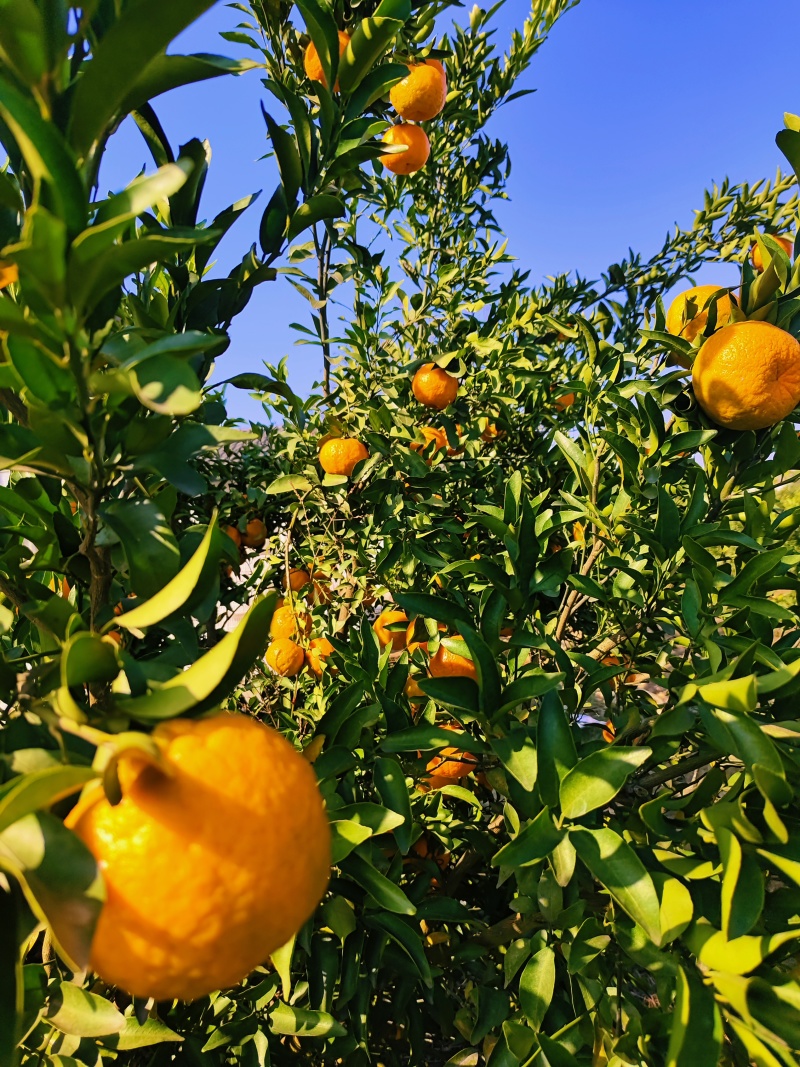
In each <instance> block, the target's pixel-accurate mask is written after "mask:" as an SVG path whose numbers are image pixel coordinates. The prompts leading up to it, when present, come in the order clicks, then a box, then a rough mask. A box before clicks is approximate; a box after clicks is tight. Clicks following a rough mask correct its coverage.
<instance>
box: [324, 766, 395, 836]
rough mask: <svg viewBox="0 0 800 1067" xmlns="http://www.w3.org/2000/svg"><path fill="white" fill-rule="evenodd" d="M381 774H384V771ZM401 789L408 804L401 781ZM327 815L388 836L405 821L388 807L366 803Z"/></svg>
mask: <svg viewBox="0 0 800 1067" xmlns="http://www.w3.org/2000/svg"><path fill="white" fill-rule="evenodd" d="M378 762H380V760H379V761H378ZM386 762H387V763H394V762H395V761H394V760H386ZM398 766H399V764H398ZM381 773H382V774H385V771H382V772H381ZM403 789H404V791H405V796H406V804H408V790H407V789H406V788H405V780H404V781H403ZM379 792H380V790H379ZM329 815H330V818H331V819H347V820H348V821H349V822H355V823H359V824H360V825H361V826H368V827H369V829H370V830H371V831H372V833H373V834H389V833H391V832H392V831H393V830H395V829H396V828H397V827H398V826H402V825H403V822H404V821H405V815H403V814H402V813H401V812H399V811H395V810H392V809H391V808H388V807H386V808H384V807H383V806H382V805H381V804H371V803H369V802H368V801H360V802H359V803H356V804H345V805H344V807H341V808H330V809H329Z"/></svg>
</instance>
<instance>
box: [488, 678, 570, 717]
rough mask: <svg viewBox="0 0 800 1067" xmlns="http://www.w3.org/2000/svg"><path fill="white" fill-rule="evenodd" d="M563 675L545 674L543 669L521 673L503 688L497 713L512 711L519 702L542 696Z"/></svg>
mask: <svg viewBox="0 0 800 1067" xmlns="http://www.w3.org/2000/svg"><path fill="white" fill-rule="evenodd" d="M564 677H565V675H564V674H563V673H559V674H547V673H546V672H545V671H535V672H532V673H529V674H523V675H522V677H521V678H516V679H515V680H514V681H513V682H511V684H510V685H507V686H506V687H505V689H504V690H503V692H502V695H501V697H500V707H499V708H498V710H497V715H498V716H499V715H502V714H503V713H504V712H507V711H512V710H513V709H514V708H516V707H517V706H518V705H519V704H526V703H527V702H528V701H529V700H535V699H536V698H537V697H540V696H544V694H545V693H549V692H550V690H551V689H557V688H558V686H559V685H560V684H561V682H563V681H564Z"/></svg>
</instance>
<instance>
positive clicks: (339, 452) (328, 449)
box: [319, 437, 369, 478]
mask: <svg viewBox="0 0 800 1067" xmlns="http://www.w3.org/2000/svg"><path fill="white" fill-rule="evenodd" d="M368 455H369V452H368V451H367V449H366V448H365V447H364V445H363V444H362V443H361V442H360V441H357V440H356V438H355V437H332V438H331V439H330V441H326V442H325V444H324V445H323V446H322V448H321V449H320V450H319V462H320V466H321V467H322V469H323V470H324V471H325V472H326V474H346V475H347V477H348V478H349V477H350V475H351V474H352V473H353V468H354V467H355V465H356V464H357V463H360V462H361V460H362V459H366V458H367V456H368Z"/></svg>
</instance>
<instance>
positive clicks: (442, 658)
mask: <svg viewBox="0 0 800 1067" xmlns="http://www.w3.org/2000/svg"><path fill="white" fill-rule="evenodd" d="M454 636H455V639H456V640H457V641H461V640H463V638H462V637H461V635H460V634H455V635H454ZM429 669H430V672H431V674H432V675H433V677H434V678H472V679H473V680H474V681H476V682H477V680H478V672H477V670H476V669H475V664H474V663H473V662H472V660H471V659H467V657H466V656H459V655H458V654H457V653H455V652H451V651H450V650H449V649H447V648H445V647H444V645H439V648H438V649H437V650H436V653H435V654H434V655H433V656H431V661H430V664H429Z"/></svg>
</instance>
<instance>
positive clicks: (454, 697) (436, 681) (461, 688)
mask: <svg viewBox="0 0 800 1067" xmlns="http://www.w3.org/2000/svg"><path fill="white" fill-rule="evenodd" d="M417 684H418V685H419V687H420V689H421V690H422V692H423V693H425V695H426V696H429V697H430V698H431V699H432V700H435V701H436V702H437V704H443V705H444V706H445V707H447V708H458V709H461V710H463V711H469V712H470V713H471V714H473V715H476V714H477V713H478V710H479V708H480V701H479V694H478V687H477V685H476V684H475V682H473V680H472V679H471V678H420V679H419V681H418V683H417Z"/></svg>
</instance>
